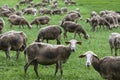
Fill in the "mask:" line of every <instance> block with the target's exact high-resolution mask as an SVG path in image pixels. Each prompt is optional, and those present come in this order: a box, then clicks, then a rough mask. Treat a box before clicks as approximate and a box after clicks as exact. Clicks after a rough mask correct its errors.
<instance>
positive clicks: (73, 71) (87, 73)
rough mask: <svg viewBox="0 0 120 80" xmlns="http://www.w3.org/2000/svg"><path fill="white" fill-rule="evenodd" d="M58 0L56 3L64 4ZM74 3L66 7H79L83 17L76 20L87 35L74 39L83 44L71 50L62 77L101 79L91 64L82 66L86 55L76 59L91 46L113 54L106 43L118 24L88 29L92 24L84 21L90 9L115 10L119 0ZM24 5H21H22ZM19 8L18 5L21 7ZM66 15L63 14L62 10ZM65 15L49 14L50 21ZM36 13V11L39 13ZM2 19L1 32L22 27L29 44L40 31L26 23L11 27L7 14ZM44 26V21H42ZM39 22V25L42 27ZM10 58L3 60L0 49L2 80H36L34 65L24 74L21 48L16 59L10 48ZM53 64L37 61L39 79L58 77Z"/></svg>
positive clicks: (13, 0) (10, 2) (67, 79)
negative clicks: (3, 24) (39, 63)
mask: <svg viewBox="0 0 120 80" xmlns="http://www.w3.org/2000/svg"><path fill="white" fill-rule="evenodd" d="M62 1H63V0H61V1H60V4H59V6H60V7H63V6H65V5H64V4H63V2H62ZM17 2H18V0H4V1H1V2H0V6H2V5H4V4H6V3H7V4H8V5H9V6H11V7H15V4H16V3H17ZM34 2H35V3H37V2H40V0H34ZM76 2H77V6H68V8H69V10H73V9H76V7H78V8H80V12H81V15H82V16H83V21H78V23H79V24H81V25H82V26H83V27H84V28H85V30H86V31H87V33H88V34H89V35H90V38H89V39H88V40H85V39H83V37H82V38H81V39H80V38H79V37H77V38H76V39H77V40H80V41H82V45H81V46H79V45H77V50H76V52H75V53H72V55H71V56H70V58H69V59H68V61H67V63H65V64H63V78H64V80H104V79H102V78H101V76H100V75H99V73H98V72H96V71H95V70H94V69H93V67H92V66H91V67H90V68H89V69H88V68H87V67H86V66H85V59H79V58H78V56H79V55H80V54H83V53H84V52H86V51H88V50H92V51H93V52H95V53H96V54H97V55H98V56H99V57H100V58H102V57H104V56H109V55H113V54H110V49H109V44H108V36H109V34H110V33H111V32H120V30H119V29H120V28H117V29H113V30H108V29H100V30H97V31H95V32H92V31H91V27H90V26H89V24H86V23H85V19H86V18H87V17H89V16H90V12H91V11H93V10H94V11H97V12H99V11H101V10H106V9H107V10H114V11H119V7H120V3H119V0H104V1H101V0H76ZM23 7H25V6H22V8H23ZM22 8H21V9H22ZM64 15H65V14H64ZM64 15H61V16H59V15H54V16H50V17H51V21H50V24H56V25H59V21H60V20H61V19H62V18H63V16H64ZM38 16H39V15H38ZM25 18H26V19H27V20H28V21H29V22H31V21H32V20H33V19H34V16H29V15H28V16H27V15H25ZM4 20H5V23H6V25H5V28H4V29H3V32H7V31H10V30H17V31H24V32H25V33H26V35H27V36H28V42H27V44H28V45H29V44H30V43H32V42H33V41H34V40H35V39H36V37H37V34H38V32H39V29H38V28H37V27H36V26H33V28H32V29H31V30H29V29H28V28H27V27H25V29H22V28H21V29H19V28H18V27H17V26H13V27H12V28H10V26H9V23H8V21H7V18H4ZM44 26H46V25H44ZM44 26H42V27H44ZM68 36H69V37H68V39H64V38H63V35H62V39H61V42H62V44H64V42H65V41H67V40H70V39H72V37H73V34H72V33H68ZM49 43H51V44H56V41H49ZM10 53H11V54H10V55H11V59H9V60H6V57H5V54H4V52H3V51H0V79H1V80H37V77H36V75H35V73H34V70H33V66H30V67H29V68H28V72H27V77H26V78H24V64H25V60H24V55H23V52H22V53H21V54H20V56H19V59H18V60H17V61H15V52H14V51H11V52H10ZM54 70H55V65H51V66H48V67H45V66H42V65H39V67H38V71H39V75H40V77H41V80H59V79H60V74H59V72H58V74H57V76H56V77H54V76H53V74H54Z"/></svg>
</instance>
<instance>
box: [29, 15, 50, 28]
mask: <svg viewBox="0 0 120 80" xmlns="http://www.w3.org/2000/svg"><path fill="white" fill-rule="evenodd" d="M49 21H50V18H49V17H48V16H41V17H38V18H35V19H34V20H33V21H32V22H31V25H33V24H35V25H37V27H38V25H45V24H49Z"/></svg>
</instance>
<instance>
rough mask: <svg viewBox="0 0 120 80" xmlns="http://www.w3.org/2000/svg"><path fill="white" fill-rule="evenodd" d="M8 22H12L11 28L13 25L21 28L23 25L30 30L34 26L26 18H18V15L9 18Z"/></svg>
mask: <svg viewBox="0 0 120 80" xmlns="http://www.w3.org/2000/svg"><path fill="white" fill-rule="evenodd" d="M8 21H9V22H10V27H12V25H19V27H21V26H22V27H23V25H27V26H28V28H29V29H31V28H32V26H31V25H30V24H29V22H28V21H27V20H26V19H25V18H24V17H22V16H18V15H16V14H13V15H11V16H9V18H8ZM23 28H24V27H23Z"/></svg>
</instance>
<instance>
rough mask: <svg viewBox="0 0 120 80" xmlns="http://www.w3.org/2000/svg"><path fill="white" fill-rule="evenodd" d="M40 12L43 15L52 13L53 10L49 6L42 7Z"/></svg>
mask: <svg viewBox="0 0 120 80" xmlns="http://www.w3.org/2000/svg"><path fill="white" fill-rule="evenodd" d="M39 13H40V14H41V15H44V14H49V15H52V10H49V9H47V8H40V10H39Z"/></svg>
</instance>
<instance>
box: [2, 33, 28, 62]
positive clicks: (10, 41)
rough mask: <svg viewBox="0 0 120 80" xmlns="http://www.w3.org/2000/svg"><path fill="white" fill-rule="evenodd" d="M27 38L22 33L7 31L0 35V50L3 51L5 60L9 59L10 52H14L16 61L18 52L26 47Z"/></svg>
mask: <svg viewBox="0 0 120 80" xmlns="http://www.w3.org/2000/svg"><path fill="white" fill-rule="evenodd" d="M26 42H27V37H26V34H25V33H24V32H22V31H9V32H6V33H3V34H1V35H0V50H3V51H5V54H6V58H10V54H9V52H10V50H13V51H16V60H17V59H18V57H19V54H20V51H23V50H24V49H25V47H26Z"/></svg>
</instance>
